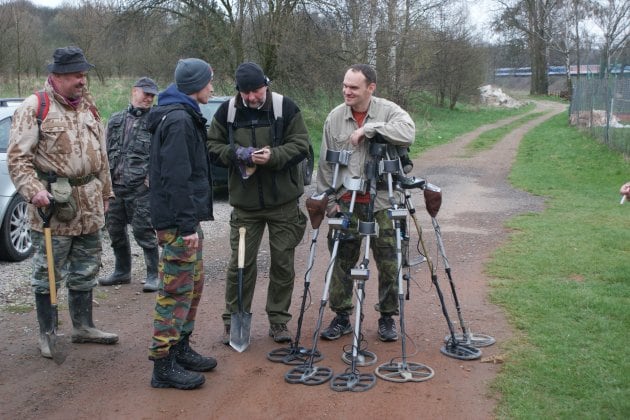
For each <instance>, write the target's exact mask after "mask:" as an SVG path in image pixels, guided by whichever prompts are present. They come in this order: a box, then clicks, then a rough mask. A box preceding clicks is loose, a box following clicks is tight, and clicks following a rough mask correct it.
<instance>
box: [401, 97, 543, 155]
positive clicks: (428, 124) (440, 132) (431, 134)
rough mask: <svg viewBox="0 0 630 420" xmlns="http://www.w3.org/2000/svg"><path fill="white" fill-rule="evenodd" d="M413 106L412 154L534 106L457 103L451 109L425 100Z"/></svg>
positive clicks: (524, 111)
mask: <svg viewBox="0 0 630 420" xmlns="http://www.w3.org/2000/svg"><path fill="white" fill-rule="evenodd" d="M414 108H415V109H416V111H415V112H414V113H413V114H412V117H413V118H414V120H415V122H416V142H415V143H414V145H413V146H412V148H411V152H412V156H414V157H415V156H418V155H420V154H421V153H422V152H423V151H425V150H427V149H430V148H432V147H435V146H439V145H441V144H445V143H448V142H450V141H452V140H453V139H455V138H456V137H458V136H460V135H462V134H464V133H467V132H469V131H472V130H474V129H475V128H477V127H480V126H482V125H485V124H491V123H493V122H495V121H498V120H500V119H503V118H507V117H512V116H515V115H520V114H524V113H526V112H529V111H531V110H533V109H534V104H528V105H525V106H522V107H520V108H515V109H507V108H506V109H503V108H490V107H475V106H468V105H461V106H460V105H458V106H457V107H456V108H455V109H454V110H452V111H451V110H449V109H446V108H437V107H435V106H432V105H428V104H425V105H423V106H418V105H416V106H415V107H414Z"/></svg>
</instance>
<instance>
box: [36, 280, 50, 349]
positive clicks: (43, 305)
mask: <svg viewBox="0 0 630 420" xmlns="http://www.w3.org/2000/svg"><path fill="white" fill-rule="evenodd" d="M35 307H36V308H37V322H38V323H39V351H40V352H41V354H42V356H43V357H47V358H49V359H52V354H51V353H50V348H49V346H48V340H47V339H46V332H50V331H52V329H53V320H52V305H51V304H50V295H42V294H39V293H35Z"/></svg>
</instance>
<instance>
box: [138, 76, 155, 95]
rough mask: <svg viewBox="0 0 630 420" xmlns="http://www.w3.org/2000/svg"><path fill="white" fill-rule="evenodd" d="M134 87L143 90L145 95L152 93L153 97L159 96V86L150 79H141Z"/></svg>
mask: <svg viewBox="0 0 630 420" xmlns="http://www.w3.org/2000/svg"><path fill="white" fill-rule="evenodd" d="M133 87H139V88H142V91H143V92H144V93H150V94H152V95H157V94H158V86H157V84H156V83H155V82H154V81H153V80H152V79H150V78H148V77H141V78H139V79H138V80H137V81H136V83H134V84H133Z"/></svg>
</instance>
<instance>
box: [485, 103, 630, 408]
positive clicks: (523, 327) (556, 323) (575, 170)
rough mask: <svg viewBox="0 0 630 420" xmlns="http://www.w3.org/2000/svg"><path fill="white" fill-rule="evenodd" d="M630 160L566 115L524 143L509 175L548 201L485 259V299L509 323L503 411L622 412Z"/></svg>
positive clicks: (627, 365) (627, 402)
mask: <svg viewBox="0 0 630 420" xmlns="http://www.w3.org/2000/svg"><path fill="white" fill-rule="evenodd" d="M629 174H630V164H628V162H626V161H625V160H624V159H623V157H622V156H621V155H620V154H619V153H616V152H612V151H610V150H609V149H608V148H606V147H605V146H603V145H601V144H599V143H597V142H596V141H594V140H592V139H590V138H588V137H587V136H586V135H583V134H581V133H579V132H578V131H576V130H575V129H573V128H570V127H567V125H566V115H564V114H562V115H559V116H556V117H554V118H552V119H551V120H549V121H548V122H546V123H544V124H542V125H540V126H539V127H537V128H536V129H534V130H532V131H531V132H530V133H529V134H528V135H527V136H526V137H525V138H524V139H523V141H522V143H521V146H520V150H519V154H518V157H517V162H516V163H515V165H514V167H513V171H512V173H511V176H510V180H511V182H512V183H513V184H514V185H515V186H516V187H518V188H522V189H524V190H527V191H529V192H531V193H532V194H536V195H541V196H545V197H548V201H547V209H546V210H545V211H544V212H542V213H540V214H529V215H524V216H520V217H517V218H515V219H513V220H511V221H510V222H509V223H508V227H509V228H511V229H512V230H513V231H514V233H513V234H512V235H511V237H510V240H509V241H508V243H507V244H506V245H505V246H503V247H502V248H500V249H499V250H498V251H497V252H496V253H495V254H494V256H493V258H492V261H491V262H490V263H489V265H488V266H487V270H488V273H489V274H490V275H491V276H492V277H493V278H495V280H493V281H492V292H491V297H492V299H493V301H494V302H496V303H497V304H499V305H501V306H502V307H504V308H505V310H506V311H507V313H508V316H509V319H510V322H511V323H512V325H513V327H514V328H515V329H516V338H514V339H512V340H511V341H510V342H509V343H506V344H505V345H504V346H505V348H504V350H505V351H506V353H507V354H508V362H507V363H506V364H505V365H504V369H503V371H502V373H501V374H500V375H499V377H498V378H497V380H496V381H495V384H494V388H495V390H497V391H499V392H500V394H501V401H500V404H499V406H498V408H497V410H498V411H497V415H498V417H499V418H510V419H513V418H532V419H533V418H594V419H599V418H601V419H613V418H627V417H628V414H629V413H630V399H629V398H628V395H630V379H629V378H630V361H629V357H628V351H627V349H626V348H625V344H627V342H628V338H627V337H628V332H627V331H628V326H629V325H630V311H628V308H629V307H630V282H629V281H628V280H629V279H630V264H629V263H628V261H629V260H630V246H629V244H630V213H629V212H630V208H629V207H630V206H628V205H625V206H620V205H619V195H618V193H617V192H618V189H619V186H620V185H621V184H622V183H623V182H625V181H627V180H628V179H630V176H629Z"/></svg>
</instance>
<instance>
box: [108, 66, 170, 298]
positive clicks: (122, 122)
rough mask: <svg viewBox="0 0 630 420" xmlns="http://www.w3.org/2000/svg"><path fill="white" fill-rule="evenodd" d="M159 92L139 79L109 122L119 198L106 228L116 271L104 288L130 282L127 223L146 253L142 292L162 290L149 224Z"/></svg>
mask: <svg viewBox="0 0 630 420" xmlns="http://www.w3.org/2000/svg"><path fill="white" fill-rule="evenodd" d="M157 94H158V87H157V84H155V82H154V81H153V80H151V79H149V78H148V77H141V78H140V79H138V80H137V81H136V82H135V83H134V85H133V87H132V88H131V101H130V102H129V106H128V107H127V109H125V110H123V111H120V112H116V113H115V114H113V115H112V116H111V117H110V118H109V122H108V123H107V135H106V136H107V158H108V159H109V170H110V172H111V175H112V186H113V188H114V194H115V195H116V197H115V198H114V199H112V200H110V202H109V210H108V211H107V213H105V226H107V232H108V233H109V239H110V240H111V245H112V249H113V250H114V257H115V268H114V272H113V273H112V274H111V275H110V276H109V277H106V278H102V279H99V281H98V283H99V284H100V285H101V286H112V285H114V284H127V283H131V244H130V243H129V237H128V235H127V225H128V224H131V227H132V231H133V236H134V237H135V239H136V242H137V243H138V245H140V247H142V251H143V253H144V262H145V265H146V267H147V277H146V281H144V282H143V283H144V286H143V287H142V291H143V292H155V291H156V290H157V289H158V259H159V251H158V243H157V238H156V236H155V230H154V229H153V226H151V211H150V206H149V151H150V148H151V133H149V131H148V130H147V121H148V117H149V111H150V110H151V106H152V105H153V98H154V97H155V95H157Z"/></svg>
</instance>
